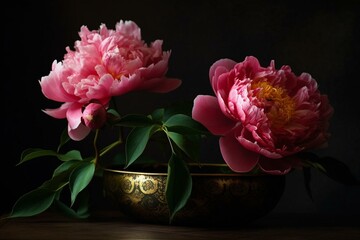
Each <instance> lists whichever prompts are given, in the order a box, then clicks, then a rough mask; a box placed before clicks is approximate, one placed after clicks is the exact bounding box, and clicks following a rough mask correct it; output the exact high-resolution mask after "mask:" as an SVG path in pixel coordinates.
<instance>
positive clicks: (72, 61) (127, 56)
mask: <svg viewBox="0 0 360 240" xmlns="http://www.w3.org/2000/svg"><path fill="white" fill-rule="evenodd" d="M79 36H80V40H78V41H76V42H75V46H74V48H75V50H71V49H70V48H69V47H67V48H66V50H67V53H66V54H65V56H64V59H63V61H62V62H57V61H56V60H55V61H54V62H53V65H52V70H51V71H50V74H49V75H48V76H44V77H42V78H41V80H40V85H41V89H42V92H43V94H44V95H45V96H46V97H47V98H49V99H51V100H54V101H57V102H63V104H62V105H61V107H59V108H57V109H45V110H44V112H45V113H47V114H49V115H50V116H52V117H55V118H67V120H68V123H69V124H68V130H69V136H70V137H71V138H72V139H74V140H82V139H83V138H85V137H86V136H87V135H88V133H89V132H90V129H89V128H88V127H87V126H85V125H84V124H83V123H82V122H81V117H82V108H83V107H84V106H85V105H87V104H88V103H90V102H91V101H93V100H96V101H97V102H99V104H102V105H104V106H106V105H107V104H108V102H109V100H110V98H111V97H113V96H119V95H122V94H125V93H128V92H131V91H136V90H147V91H152V92H159V93H166V92H169V91H172V90H174V89H176V88H177V87H178V86H179V85H180V84H181V80H179V79H174V78H167V77H166V76H165V74H166V72H167V70H168V61H169V57H170V51H163V50H162V41H161V40H156V41H154V42H152V43H151V44H150V45H147V44H146V43H145V42H144V41H143V40H142V39H141V31H140V28H139V27H138V26H137V25H136V24H135V23H134V22H132V21H120V22H118V23H117V24H116V28H115V30H111V29H107V27H106V26H105V24H102V25H101V26H100V28H99V29H98V30H93V31H90V30H89V29H88V28H87V27H86V26H82V27H81V30H80V32H79Z"/></svg>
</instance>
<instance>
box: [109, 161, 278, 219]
mask: <svg viewBox="0 0 360 240" xmlns="http://www.w3.org/2000/svg"><path fill="white" fill-rule="evenodd" d="M224 169H225V170H226V171H225V172H224V171H223V170H224ZM190 172H191V176H192V181H193V188H192V193H191V196H190V199H189V200H188V202H187V204H186V206H185V207H184V208H183V209H181V210H180V211H179V212H178V213H177V214H176V215H175V217H174V219H173V221H172V222H171V224H174V225H197V226H200V225H203V226H212V225H218V226H221V225H222V226H233V225H240V224H247V223H251V222H253V221H254V220H256V219H258V218H261V217H263V216H265V215H266V214H268V213H269V212H270V211H271V210H272V209H273V208H274V207H275V206H276V204H277V203H278V201H279V200H280V198H281V196H282V194H283V191H284V187H285V176H277V175H266V174H252V175H251V174H238V173H233V172H231V171H229V169H227V167H226V165H224V164H201V167H199V165H190ZM166 177H167V173H166V166H154V165H152V166H145V165H141V166H132V167H131V168H129V169H126V170H122V167H120V166H119V167H113V168H106V169H105V171H104V176H103V181H104V182H103V184H104V193H105V197H107V198H108V199H110V200H111V201H112V202H114V203H115V204H116V206H118V207H119V209H120V210H121V211H122V212H123V213H124V214H125V215H126V216H128V217H129V218H131V219H133V220H136V221H140V222H146V223H156V224H168V223H169V210H168V207H167V204H166V197H165V186H166Z"/></svg>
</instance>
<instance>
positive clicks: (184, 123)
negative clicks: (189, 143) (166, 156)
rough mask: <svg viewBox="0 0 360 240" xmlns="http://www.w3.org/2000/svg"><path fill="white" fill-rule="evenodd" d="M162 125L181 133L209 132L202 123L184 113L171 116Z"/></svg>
mask: <svg viewBox="0 0 360 240" xmlns="http://www.w3.org/2000/svg"><path fill="white" fill-rule="evenodd" d="M164 125H165V126H166V127H167V129H168V130H169V131H172V132H177V133H181V134H209V131H208V130H207V129H206V128H205V127H204V126H203V125H202V124H200V123H199V122H197V121H195V120H194V119H193V118H191V117H189V116H187V115H185V114H176V115H173V116H171V117H170V118H169V119H168V120H167V121H166V122H165V123H164Z"/></svg>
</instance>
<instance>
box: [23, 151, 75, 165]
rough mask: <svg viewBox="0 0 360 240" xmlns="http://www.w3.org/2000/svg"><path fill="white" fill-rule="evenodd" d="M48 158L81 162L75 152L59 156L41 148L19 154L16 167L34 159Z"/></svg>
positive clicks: (54, 152)
mask: <svg viewBox="0 0 360 240" xmlns="http://www.w3.org/2000/svg"><path fill="white" fill-rule="evenodd" d="M49 156H53V157H57V158H58V159H59V160H61V161H69V160H82V157H81V153H80V152H79V151H77V150H71V151H69V152H67V153H65V154H60V153H57V152H56V151H54V150H47V149H41V148H28V149H25V150H24V151H23V152H22V153H21V157H20V162H19V163H18V164H17V165H19V164H22V163H24V162H27V161H29V160H32V159H34V158H40V157H49Z"/></svg>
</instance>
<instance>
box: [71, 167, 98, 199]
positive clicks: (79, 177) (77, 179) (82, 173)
mask: <svg viewBox="0 0 360 240" xmlns="http://www.w3.org/2000/svg"><path fill="white" fill-rule="evenodd" d="M94 172H95V163H93V162H84V163H83V164H82V165H81V166H79V167H77V168H76V169H75V170H74V171H73V172H72V173H71V176H70V179H69V187H70V191H71V205H73V204H74V202H75V200H76V197H77V195H78V194H79V192H81V191H82V190H83V189H84V188H86V186H87V185H88V184H89V183H90V182H91V179H92V178H93V176H94Z"/></svg>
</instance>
